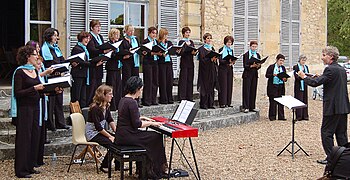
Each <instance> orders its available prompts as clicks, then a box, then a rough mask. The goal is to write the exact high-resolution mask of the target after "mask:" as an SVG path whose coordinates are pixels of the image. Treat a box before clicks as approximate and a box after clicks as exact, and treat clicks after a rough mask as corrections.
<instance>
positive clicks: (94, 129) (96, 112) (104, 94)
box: [85, 85, 119, 173]
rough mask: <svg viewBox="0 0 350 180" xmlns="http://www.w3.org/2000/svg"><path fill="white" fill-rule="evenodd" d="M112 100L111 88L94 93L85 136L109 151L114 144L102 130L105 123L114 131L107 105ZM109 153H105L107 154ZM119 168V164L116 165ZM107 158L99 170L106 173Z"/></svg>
mask: <svg viewBox="0 0 350 180" xmlns="http://www.w3.org/2000/svg"><path fill="white" fill-rule="evenodd" d="M112 98H113V91H112V88H111V87H109V86H107V85H101V86H99V87H98V88H97V89H96V91H95V96H94V97H93V100H92V101H93V102H92V103H91V105H90V109H89V114H88V119H87V122H86V128H85V136H86V139H87V140H88V141H92V142H97V143H98V144H100V145H101V146H103V147H105V148H107V149H109V147H110V146H111V145H112V144H113V142H114V136H113V135H112V134H110V133H109V132H108V131H106V130H105V129H104V127H106V126H105V125H106V123H108V124H109V126H110V127H111V128H112V130H113V132H115V130H116V126H115V123H114V120H113V118H112V115H111V112H110V108H109V106H110V105H109V103H110V102H111V100H112ZM108 153H109V152H107V154H108ZM117 165H118V167H119V164H117ZM107 167H108V156H107V155H106V156H105V158H104V159H103V161H102V163H101V167H100V170H101V171H102V172H104V173H107V172H108V170H107Z"/></svg>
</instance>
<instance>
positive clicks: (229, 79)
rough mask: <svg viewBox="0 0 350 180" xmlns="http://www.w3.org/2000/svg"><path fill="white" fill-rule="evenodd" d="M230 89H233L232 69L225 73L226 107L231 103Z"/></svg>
mask: <svg viewBox="0 0 350 180" xmlns="http://www.w3.org/2000/svg"><path fill="white" fill-rule="evenodd" d="M232 88H233V69H232V67H229V68H228V71H227V105H228V106H230V105H231V102H232Z"/></svg>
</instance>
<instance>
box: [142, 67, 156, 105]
mask: <svg viewBox="0 0 350 180" xmlns="http://www.w3.org/2000/svg"><path fill="white" fill-rule="evenodd" d="M143 82H144V86H143V92H142V104H143V105H146V106H150V105H151V104H157V91H158V86H159V84H158V64H157V63H152V64H143Z"/></svg>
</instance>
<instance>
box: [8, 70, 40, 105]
mask: <svg viewBox="0 0 350 180" xmlns="http://www.w3.org/2000/svg"><path fill="white" fill-rule="evenodd" d="M14 78H15V79H14V88H15V89H14V93H15V97H16V100H17V106H31V107H38V108H39V99H40V94H39V92H38V91H37V90H35V89H34V86H35V85H37V84H41V82H40V80H39V76H38V75H37V77H36V78H31V77H29V76H28V75H27V74H26V73H25V72H24V71H23V69H18V70H17V71H16V74H15V76H14Z"/></svg>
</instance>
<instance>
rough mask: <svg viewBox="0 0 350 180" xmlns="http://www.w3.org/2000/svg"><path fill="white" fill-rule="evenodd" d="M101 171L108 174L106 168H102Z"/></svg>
mask: <svg viewBox="0 0 350 180" xmlns="http://www.w3.org/2000/svg"><path fill="white" fill-rule="evenodd" d="M100 170H101V171H102V172H103V173H108V168H104V167H102V166H101V167H100Z"/></svg>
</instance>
